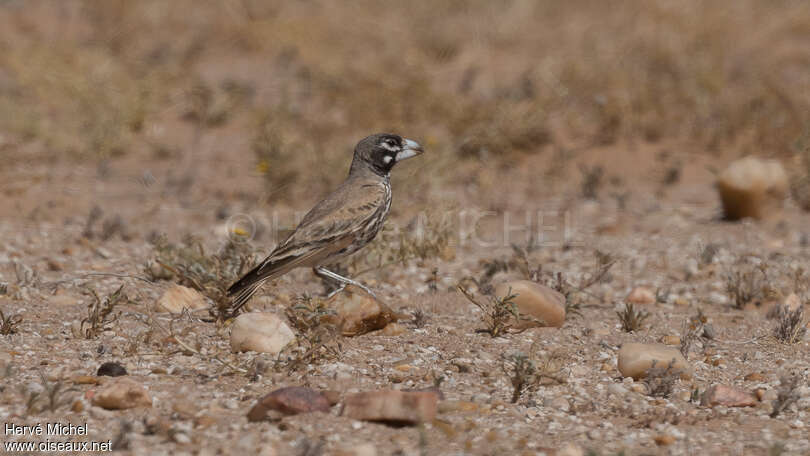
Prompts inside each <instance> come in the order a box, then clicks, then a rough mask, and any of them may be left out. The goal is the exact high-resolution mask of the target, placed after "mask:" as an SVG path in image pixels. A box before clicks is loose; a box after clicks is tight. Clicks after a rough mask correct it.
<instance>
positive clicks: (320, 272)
mask: <svg viewBox="0 0 810 456" xmlns="http://www.w3.org/2000/svg"><path fill="white" fill-rule="evenodd" d="M312 270H313V271H314V272H315V274H316V275H317V276H319V277H324V278H327V279H331V280H334V281H335V282H337V283H339V284H340V285H339V286H338V288H337V289H336V290H333V291H332V292H330V293H329V294H328V295H326V298H327V299H328V298H331V297H332V296H334V295H336V294H338V293H340V292H341V291H343V289H344V288H346V285H354V286H355V287H357V288H360V289H362V290H363V291H365V292H366V293H368V294H370V295H371V296H372V297H373V298H374V299H377V295H375V294H374V292H373V291H371V290H370V289H369V288H368V287H367V286H365V285H363V284H362V283H360V282H357V281H354V280H352V279H348V278H346V277H343V276H342V275H340V274H336V273H334V272H332V271H330V270H328V269H326V268H323V267H321V266H318V267H316V268H312Z"/></svg>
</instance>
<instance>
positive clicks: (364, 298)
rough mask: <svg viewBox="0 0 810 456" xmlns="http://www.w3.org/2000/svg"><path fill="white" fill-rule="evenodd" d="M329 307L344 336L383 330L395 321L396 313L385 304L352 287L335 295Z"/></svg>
mask: <svg viewBox="0 0 810 456" xmlns="http://www.w3.org/2000/svg"><path fill="white" fill-rule="evenodd" d="M330 306H331V307H332V308H333V309H334V310H335V312H336V313H337V317H338V324H339V327H340V331H341V334H343V335H344V336H359V335H362V334H366V333H369V332H371V331H376V330H378V329H383V328H385V327H386V326H388V324H389V323H393V322H395V321H396V320H397V315H396V313H395V312H394V311H393V310H391V309H390V308H389V307H388V306H387V305H385V303H383V302H381V301H379V300H377V299H374V298H373V297H372V296H370V295H369V294H368V293H366V292H365V291H363V290H361V289H359V288H357V287H353V286H348V287H346V289H345V290H344V291H343V292H342V293H338V294H337V295H335V297H334V298H332V300H331V302H330Z"/></svg>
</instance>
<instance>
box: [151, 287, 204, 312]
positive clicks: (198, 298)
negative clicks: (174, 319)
mask: <svg viewBox="0 0 810 456" xmlns="http://www.w3.org/2000/svg"><path fill="white" fill-rule="evenodd" d="M206 308H208V303H207V302H206V300H205V296H203V295H201V294H200V292H198V291H197V290H194V289H191V288H188V287H184V286H182V285H177V284H175V285H172V286H170V287H169V288H168V289H166V291H164V292H163V295H161V297H160V299H158V301H157V305H156V310H157V311H160V312H169V313H174V314H179V313H182V312H183V309H188V310H199V309H206Z"/></svg>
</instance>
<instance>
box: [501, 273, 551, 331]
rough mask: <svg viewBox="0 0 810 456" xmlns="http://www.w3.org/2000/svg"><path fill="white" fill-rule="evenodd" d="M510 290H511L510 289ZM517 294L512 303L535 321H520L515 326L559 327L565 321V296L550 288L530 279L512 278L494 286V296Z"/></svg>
mask: <svg viewBox="0 0 810 456" xmlns="http://www.w3.org/2000/svg"><path fill="white" fill-rule="evenodd" d="M510 290H511V291H510ZM510 293H511V294H513V295H517V296H516V297H515V298H514V300H513V301H514V303H515V304H516V305H517V307H518V311H519V312H520V313H521V314H523V315H528V316H529V317H532V318H534V319H536V320H539V321H540V322H541V323H542V324H538V322H536V321H525V322H521V323H520V324H519V325H517V327H522V328H525V327H532V326H553V327H556V328H559V327H560V326H562V325H563V323H565V296H563V295H562V294H561V293H559V292H557V291H555V290H552V289H551V288H549V287H547V286H544V285H540V284H539V283H535V282H532V281H531V280H514V281H511V282H504V283H501V284H500V285H498V286H497V287H495V296H497V297H498V298H503V297H505V296H507V295H509V294H510Z"/></svg>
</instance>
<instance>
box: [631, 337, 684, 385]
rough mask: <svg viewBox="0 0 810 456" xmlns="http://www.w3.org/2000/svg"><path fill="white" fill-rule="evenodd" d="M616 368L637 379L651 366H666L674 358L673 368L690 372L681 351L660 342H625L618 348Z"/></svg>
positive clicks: (645, 373) (645, 374) (642, 376)
mask: <svg viewBox="0 0 810 456" xmlns="http://www.w3.org/2000/svg"><path fill="white" fill-rule="evenodd" d="M618 358H619V359H618V368H619V372H621V374H622V376H624V377H633V378H634V379H636V380H638V379H639V378H644V377H646V376H647V371H648V370H649V369H650V368H651V367H653V363H655V367H661V368H666V367H667V366H669V363H670V362H671V361H672V360H673V359H674V360H675V364H674V365H673V366H672V367H673V369H678V370H681V371H683V373H685V374H691V368H690V366H689V363H687V362H686V359H685V358H684V357H683V355H681V352H680V351H678V350H677V349H675V348H672V347H667V346H666V345H661V344H639V343H627V344H624V345H622V348H621V349H620V350H619V356H618Z"/></svg>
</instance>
